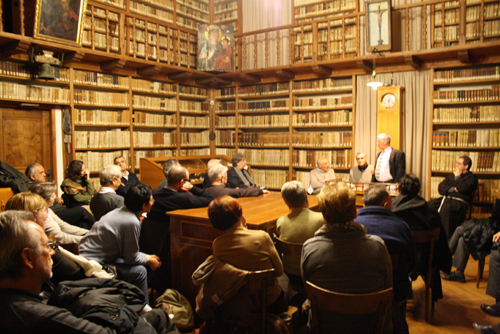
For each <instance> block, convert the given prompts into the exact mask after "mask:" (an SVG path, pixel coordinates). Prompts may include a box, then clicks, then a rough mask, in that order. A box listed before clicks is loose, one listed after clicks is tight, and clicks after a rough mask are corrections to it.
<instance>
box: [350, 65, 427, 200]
mask: <svg viewBox="0 0 500 334" xmlns="http://www.w3.org/2000/svg"><path fill="white" fill-rule="evenodd" d="M377 80H378V81H381V82H383V83H385V84H390V83H391V81H392V83H393V85H395V86H401V87H403V88H404V90H403V92H402V101H401V102H402V103H401V109H402V113H403V128H402V129H401V130H402V133H401V138H402V142H403V147H402V150H403V151H404V152H405V154H406V173H412V174H415V175H417V176H418V177H419V178H420V182H421V184H422V197H424V198H426V199H429V198H430V193H429V192H428V190H429V188H428V187H427V186H426V185H429V184H430V177H429V175H430V169H429V168H430V133H431V131H432V129H431V127H430V125H431V117H432V110H431V109H430V101H429V99H428V98H425V97H428V96H431V94H432V92H431V91H430V71H429V70H425V71H409V72H395V73H386V74H377ZM370 81H372V76H371V75H362V76H357V82H356V118H355V129H354V133H355V136H354V142H355V144H354V145H355V146H354V152H358V151H363V152H365V153H366V154H367V157H368V162H369V163H371V164H374V163H375V158H376V156H377V150H378V149H377V135H378V133H377V91H374V90H372V89H371V88H370V87H368V86H367V85H366V84H367V83H368V82H370Z"/></svg>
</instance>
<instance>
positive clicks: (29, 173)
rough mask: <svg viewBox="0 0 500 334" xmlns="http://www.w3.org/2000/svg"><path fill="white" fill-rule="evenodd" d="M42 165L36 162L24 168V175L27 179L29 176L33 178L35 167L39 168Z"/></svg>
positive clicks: (35, 171) (35, 172)
mask: <svg viewBox="0 0 500 334" xmlns="http://www.w3.org/2000/svg"><path fill="white" fill-rule="evenodd" d="M41 165H42V164H40V163H38V162H32V163H30V164H29V165H28V167H26V171H25V172H24V175H26V176H27V177H29V178H30V179H31V176H33V177H35V176H36V174H37V170H36V168H35V167H36V166H41Z"/></svg>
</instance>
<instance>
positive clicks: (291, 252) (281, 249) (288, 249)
mask: <svg viewBox="0 0 500 334" xmlns="http://www.w3.org/2000/svg"><path fill="white" fill-rule="evenodd" d="M274 244H275V246H276V250H277V251H278V253H279V254H283V255H285V256H288V257H294V258H298V259H300V257H301V256H302V245H303V244H298V243H294V242H288V241H285V240H283V239H280V238H279V237H278V236H277V235H276V234H275V235H274Z"/></svg>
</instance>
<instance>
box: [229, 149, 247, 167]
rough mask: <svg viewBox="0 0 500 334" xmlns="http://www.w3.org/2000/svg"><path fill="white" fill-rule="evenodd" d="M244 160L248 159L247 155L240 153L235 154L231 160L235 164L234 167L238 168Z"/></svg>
mask: <svg viewBox="0 0 500 334" xmlns="http://www.w3.org/2000/svg"><path fill="white" fill-rule="evenodd" d="M244 158H246V155H244V154H243V153H240V152H238V153H235V154H234V155H233V158H232V159H231V163H232V164H233V167H236V165H237V164H238V162H240V161H241V160H243V159H244Z"/></svg>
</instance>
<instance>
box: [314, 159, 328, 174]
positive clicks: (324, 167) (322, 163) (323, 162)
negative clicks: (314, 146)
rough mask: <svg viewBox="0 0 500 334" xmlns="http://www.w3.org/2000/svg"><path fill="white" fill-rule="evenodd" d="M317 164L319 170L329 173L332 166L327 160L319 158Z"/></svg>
mask: <svg viewBox="0 0 500 334" xmlns="http://www.w3.org/2000/svg"><path fill="white" fill-rule="evenodd" d="M317 164H318V168H319V169H321V170H322V171H323V172H327V171H328V170H329V169H330V164H329V163H328V160H327V159H326V158H318V161H317Z"/></svg>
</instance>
